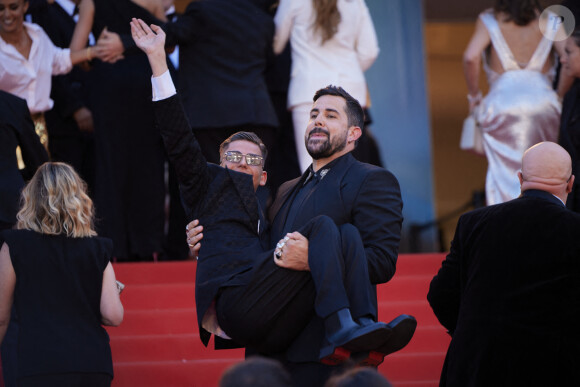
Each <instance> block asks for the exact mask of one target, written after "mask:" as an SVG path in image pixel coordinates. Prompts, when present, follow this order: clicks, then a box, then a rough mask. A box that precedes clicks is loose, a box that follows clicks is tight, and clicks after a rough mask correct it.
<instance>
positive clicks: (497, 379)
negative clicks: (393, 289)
mask: <svg viewBox="0 0 580 387" xmlns="http://www.w3.org/2000/svg"><path fill="white" fill-rule="evenodd" d="M578 235H580V215H579V214H577V213H574V212H572V211H570V210H568V209H566V208H565V207H564V205H563V203H562V202H561V201H560V200H559V199H558V198H556V197H555V196H553V195H552V194H550V193H548V192H544V191H538V190H527V191H525V192H524V194H523V196H522V197H520V198H517V199H514V200H512V201H509V202H506V203H503V204H498V205H495V206H490V207H485V208H482V209H478V210H475V211H472V212H469V213H467V214H464V215H463V216H462V217H461V218H460V219H459V222H458V224H457V230H456V232H455V237H454V238H453V242H452V243H451V250H450V252H449V255H448V256H447V258H446V259H445V261H444V262H443V265H442V267H441V269H440V270H439V272H438V273H437V275H436V276H435V277H434V278H433V280H432V282H431V287H430V289H429V294H428V296H427V298H428V300H429V303H430V304H431V307H432V308H433V311H434V312H435V315H436V316H437V318H438V319H439V321H440V322H441V324H442V325H443V326H445V327H446V328H447V329H448V330H449V333H450V334H451V336H452V339H451V343H450V345H449V350H448V351H447V357H446V359H445V365H444V367H443V372H442V375H441V384H440V385H441V386H458V387H459V386H461V387H466V386H482V387H483V386H538V387H539V386H542V387H545V386H578V385H580V371H579V368H578V366H579V365H580V340H579V339H580V337H579V336H580V334H579V331H578V321H579V319H580V238H578Z"/></svg>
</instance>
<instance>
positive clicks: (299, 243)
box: [274, 231, 310, 271]
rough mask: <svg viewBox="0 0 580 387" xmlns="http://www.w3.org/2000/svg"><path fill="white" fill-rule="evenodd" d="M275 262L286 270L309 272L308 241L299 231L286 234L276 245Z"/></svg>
mask: <svg viewBox="0 0 580 387" xmlns="http://www.w3.org/2000/svg"><path fill="white" fill-rule="evenodd" d="M274 262H275V263H276V265H278V266H280V267H283V268H285V269H291V270H300V271H309V270H310V266H309V265H308V239H307V238H306V237H305V236H304V235H302V234H300V233H299V232H298V231H294V232H291V233H288V234H286V236H285V237H284V238H283V239H281V240H280V242H278V243H277V244H276V249H275V250H274Z"/></svg>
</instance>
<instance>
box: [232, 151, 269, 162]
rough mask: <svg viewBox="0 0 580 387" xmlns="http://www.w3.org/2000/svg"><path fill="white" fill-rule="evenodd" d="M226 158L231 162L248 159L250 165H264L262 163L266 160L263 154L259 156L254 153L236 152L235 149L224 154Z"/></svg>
mask: <svg viewBox="0 0 580 387" xmlns="http://www.w3.org/2000/svg"><path fill="white" fill-rule="evenodd" d="M224 158H225V160H226V161H229V162H230V163H235V164H239V163H240V162H241V161H242V159H243V158H245V159H246V164H248V165H253V166H259V165H262V163H263V162H264V158H263V157H262V156H258V155H253V154H251V153H248V154H247V155H245V154H243V153H240V152H235V151H228V152H226V153H225V154H224Z"/></svg>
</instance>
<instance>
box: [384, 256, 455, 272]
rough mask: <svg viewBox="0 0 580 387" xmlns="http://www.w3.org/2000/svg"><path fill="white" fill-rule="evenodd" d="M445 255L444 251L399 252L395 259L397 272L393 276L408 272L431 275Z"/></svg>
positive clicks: (439, 265)
mask: <svg viewBox="0 0 580 387" xmlns="http://www.w3.org/2000/svg"><path fill="white" fill-rule="evenodd" d="M446 255H447V254H446V253H428V254H401V255H399V258H398V259H397V272H396V274H395V277H394V278H398V277H400V276H405V275H408V274H412V275H420V274H425V275H430V276H431V277H433V276H434V275H435V274H437V271H438V270H439V267H441V262H443V261H444V260H445V256H446Z"/></svg>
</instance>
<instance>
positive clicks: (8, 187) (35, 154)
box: [0, 90, 48, 387]
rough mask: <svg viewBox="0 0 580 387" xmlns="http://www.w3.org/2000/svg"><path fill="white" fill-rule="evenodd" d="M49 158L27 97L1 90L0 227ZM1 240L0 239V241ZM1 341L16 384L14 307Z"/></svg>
mask: <svg viewBox="0 0 580 387" xmlns="http://www.w3.org/2000/svg"><path fill="white" fill-rule="evenodd" d="M17 147H20V151H21V154H22V161H23V162H24V169H22V170H19V169H18V163H17V159H16V149H17ZM46 161H48V154H47V153H46V149H45V148H44V146H43V145H42V144H41V143H40V138H39V137H38V136H37V135H36V132H35V131H34V123H33V122H32V118H31V117H30V111H29V110H28V105H27V104H26V101H25V100H24V99H22V98H19V97H17V96H15V95H12V94H10V93H7V92H5V91H2V90H0V231H1V230H7V229H10V228H12V226H14V224H15V223H16V213H17V212H18V208H19V202H20V191H21V190H22V188H23V187H24V184H25V180H28V179H30V178H31V177H32V176H33V175H34V173H35V172H36V169H37V168H38V167H39V166H40V165H41V164H42V163H44V162H46ZM0 243H2V241H0ZM11 316H12V317H11V318H12V320H11V322H10V324H9V326H8V330H7V332H6V336H5V338H4V341H3V342H2V349H1V351H2V356H1V357H2V370H3V372H2V374H3V375H2V376H3V377H4V384H5V386H6V387H13V386H16V357H17V356H16V351H17V348H18V346H17V338H18V326H17V324H16V323H15V320H16V313H15V311H14V310H13V313H12V314H11Z"/></svg>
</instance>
